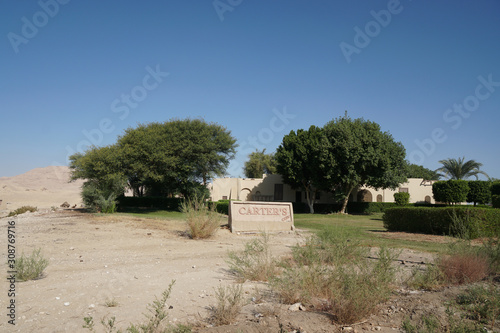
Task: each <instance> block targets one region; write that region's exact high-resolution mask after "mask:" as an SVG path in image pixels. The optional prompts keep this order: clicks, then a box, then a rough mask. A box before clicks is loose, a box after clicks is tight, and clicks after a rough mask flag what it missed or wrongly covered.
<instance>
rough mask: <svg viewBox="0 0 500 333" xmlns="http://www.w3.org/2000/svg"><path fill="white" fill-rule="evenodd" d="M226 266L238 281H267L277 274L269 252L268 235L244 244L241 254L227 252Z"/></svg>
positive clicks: (275, 265) (264, 234)
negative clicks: (227, 265)
mask: <svg viewBox="0 0 500 333" xmlns="http://www.w3.org/2000/svg"><path fill="white" fill-rule="evenodd" d="M227 262H228V264H229V268H230V270H231V271H232V272H233V273H234V274H235V275H236V277H237V279H238V281H240V282H243V281H245V280H247V279H248V280H251V281H267V280H269V278H271V277H272V276H274V275H276V273H277V269H278V268H277V264H276V261H275V260H274V258H273V257H272V256H271V252H270V250H269V235H268V234H266V233H263V234H262V236H261V237H260V238H259V239H254V240H252V241H250V242H247V243H246V244H245V249H244V250H243V252H241V253H236V252H229V259H228V261H227Z"/></svg>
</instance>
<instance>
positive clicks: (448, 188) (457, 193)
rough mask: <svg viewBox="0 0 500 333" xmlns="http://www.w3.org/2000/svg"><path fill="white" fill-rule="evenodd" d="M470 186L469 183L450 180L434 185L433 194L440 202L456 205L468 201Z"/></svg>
mask: <svg viewBox="0 0 500 333" xmlns="http://www.w3.org/2000/svg"><path fill="white" fill-rule="evenodd" d="M468 192H469V185H468V184H467V181H465V180H460V179H450V180H447V181H439V182H435V183H434V184H432V194H433V195H434V199H435V200H436V201H439V202H446V203H448V204H456V203H460V202H465V201H466V200H467V193H468Z"/></svg>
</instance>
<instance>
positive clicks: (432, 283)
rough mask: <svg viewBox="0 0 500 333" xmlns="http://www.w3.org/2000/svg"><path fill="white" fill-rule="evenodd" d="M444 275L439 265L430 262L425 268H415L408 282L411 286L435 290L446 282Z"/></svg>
mask: <svg viewBox="0 0 500 333" xmlns="http://www.w3.org/2000/svg"><path fill="white" fill-rule="evenodd" d="M443 281H444V275H443V272H442V271H441V269H440V268H439V267H438V266H437V265H433V264H429V265H428V266H427V267H426V268H425V270H423V271H421V270H419V269H414V270H413V272H412V276H411V278H410V279H409V282H408V283H407V284H408V286H409V287H410V288H413V289H422V290H435V289H438V288H440V287H441V286H442V285H443V284H444V282H443Z"/></svg>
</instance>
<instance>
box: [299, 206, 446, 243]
mask: <svg viewBox="0 0 500 333" xmlns="http://www.w3.org/2000/svg"><path fill="white" fill-rule="evenodd" d="M382 215H383V214H382V213H379V214H373V215H340V214H330V215H324V214H313V215H311V214H295V215H294V219H295V226H296V227H297V228H299V229H309V230H312V231H319V230H323V229H325V228H335V229H338V230H339V232H344V233H346V234H347V235H348V236H349V237H350V238H352V239H353V240H358V241H359V242H360V243H361V244H362V245H365V246H381V245H385V246H388V247H393V248H407V249H413V250H418V251H426V252H444V251H445V250H446V249H447V245H446V244H443V243H437V242H435V241H424V240H422V238H424V237H421V235H417V234H415V235H412V234H404V235H405V236H406V235H407V236H409V237H406V238H409V239H394V238H387V236H388V234H389V233H387V231H386V230H385V228H384V224H383V221H382ZM419 236H420V237H419ZM411 238H414V240H412V239H411Z"/></svg>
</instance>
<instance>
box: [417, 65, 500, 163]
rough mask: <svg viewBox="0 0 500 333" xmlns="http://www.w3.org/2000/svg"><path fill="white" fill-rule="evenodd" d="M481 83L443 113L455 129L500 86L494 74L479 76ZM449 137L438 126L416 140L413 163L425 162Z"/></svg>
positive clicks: (446, 120) (444, 117) (447, 121)
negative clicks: (425, 136)
mask: <svg viewBox="0 0 500 333" xmlns="http://www.w3.org/2000/svg"><path fill="white" fill-rule="evenodd" d="M477 80H478V81H479V84H478V85H477V86H476V88H475V89H474V93H473V94H471V95H469V96H467V97H465V98H464V99H463V101H462V103H455V104H453V106H452V107H451V108H449V109H446V111H445V112H444V113H443V120H444V122H445V123H447V124H450V125H451V128H452V129H453V130H455V131H456V130H458V129H459V128H460V126H462V123H463V120H464V119H467V118H469V117H470V116H471V114H472V113H473V112H475V111H477V110H478V109H479V106H480V105H481V102H484V101H486V100H487V99H488V98H490V97H491V95H492V94H493V93H494V92H495V90H496V89H495V88H497V87H500V81H493V74H489V75H488V77H487V78H485V77H484V76H482V75H481V76H478V77H477ZM447 139H448V135H446V131H445V130H444V129H443V128H441V127H437V128H435V129H433V130H432V131H431V135H430V137H428V138H425V139H423V140H415V141H414V142H415V144H416V145H417V147H418V149H415V150H413V151H412V152H411V153H410V154H409V155H408V158H409V160H410V162H411V163H414V164H420V165H421V164H423V162H424V161H425V158H426V157H429V156H431V155H432V154H433V153H434V152H435V151H436V145H438V144H441V143H444V142H445V141H446V140H447Z"/></svg>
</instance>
